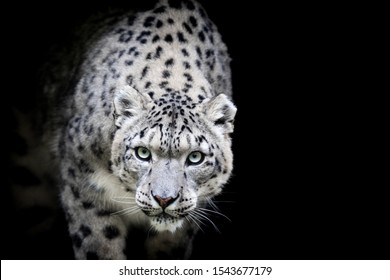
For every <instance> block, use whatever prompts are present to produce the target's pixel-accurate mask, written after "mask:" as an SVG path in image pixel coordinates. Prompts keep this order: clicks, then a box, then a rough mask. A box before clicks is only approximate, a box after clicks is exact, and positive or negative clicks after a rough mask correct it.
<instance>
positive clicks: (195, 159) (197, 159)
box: [187, 152, 204, 164]
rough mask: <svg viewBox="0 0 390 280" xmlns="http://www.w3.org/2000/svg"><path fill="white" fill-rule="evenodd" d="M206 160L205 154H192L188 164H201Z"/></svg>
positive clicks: (189, 156)
mask: <svg viewBox="0 0 390 280" xmlns="http://www.w3.org/2000/svg"><path fill="white" fill-rule="evenodd" d="M203 160H204V154H203V153H201V152H192V153H191V154H189V155H188V158H187V163H188V164H200V163H201V162H202V161H203Z"/></svg>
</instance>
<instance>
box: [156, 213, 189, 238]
mask: <svg viewBox="0 0 390 280" xmlns="http://www.w3.org/2000/svg"><path fill="white" fill-rule="evenodd" d="M150 224H151V226H152V228H153V229H154V230H156V231H158V232H161V231H170V232H172V233H174V232H175V231H176V230H178V229H179V228H181V227H182V226H183V218H176V217H172V216H170V215H168V214H165V213H164V214H160V215H158V216H154V217H152V218H151V219H150Z"/></svg>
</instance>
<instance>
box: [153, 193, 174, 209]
mask: <svg viewBox="0 0 390 280" xmlns="http://www.w3.org/2000/svg"><path fill="white" fill-rule="evenodd" d="M177 197H178V196H177ZM177 197H171V196H170V197H161V196H159V195H153V198H154V199H155V200H156V201H157V202H158V204H159V205H160V206H161V208H162V209H165V208H167V207H168V206H169V205H171V204H172V203H173V202H174V201H175V200H176V198H177Z"/></svg>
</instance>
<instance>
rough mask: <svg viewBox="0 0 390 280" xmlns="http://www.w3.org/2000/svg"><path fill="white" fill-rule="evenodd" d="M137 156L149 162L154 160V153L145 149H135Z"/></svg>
mask: <svg viewBox="0 0 390 280" xmlns="http://www.w3.org/2000/svg"><path fill="white" fill-rule="evenodd" d="M135 155H136V156H137V158H139V159H140V160H144V161H149V160H150V159H151V158H152V153H151V152H150V151H149V150H148V149H146V148H145V147H137V148H135Z"/></svg>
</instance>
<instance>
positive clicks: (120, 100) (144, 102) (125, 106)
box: [113, 86, 153, 127]
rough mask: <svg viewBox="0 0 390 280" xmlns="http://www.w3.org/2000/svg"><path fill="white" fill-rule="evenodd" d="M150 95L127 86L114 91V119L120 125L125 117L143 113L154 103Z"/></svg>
mask: <svg viewBox="0 0 390 280" xmlns="http://www.w3.org/2000/svg"><path fill="white" fill-rule="evenodd" d="M152 102H153V101H152V99H151V98H150V96H149V95H147V94H143V93H140V92H138V91H137V90H135V89H134V88H133V87H129V86H128V87H125V88H122V89H120V90H118V91H116V92H115V93H114V101H113V105H114V119H115V124H116V125H117V126H118V127H120V126H121V124H122V122H123V121H124V119H128V118H132V117H134V116H138V115H140V114H143V113H144V112H145V111H146V109H147V108H148V106H149V105H150V104H151V103H152Z"/></svg>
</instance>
